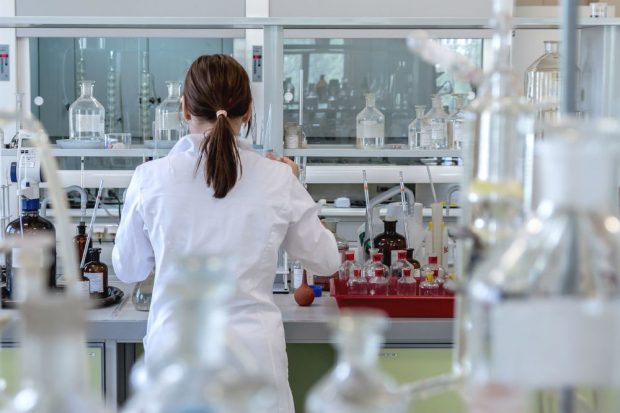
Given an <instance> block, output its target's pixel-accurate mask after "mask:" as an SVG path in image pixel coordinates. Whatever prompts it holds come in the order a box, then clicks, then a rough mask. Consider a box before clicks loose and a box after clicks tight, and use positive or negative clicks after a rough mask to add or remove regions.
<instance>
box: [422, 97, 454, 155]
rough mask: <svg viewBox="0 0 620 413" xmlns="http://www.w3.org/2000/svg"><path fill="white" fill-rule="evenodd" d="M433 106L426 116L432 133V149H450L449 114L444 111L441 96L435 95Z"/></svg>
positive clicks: (432, 99)
mask: <svg viewBox="0 0 620 413" xmlns="http://www.w3.org/2000/svg"><path fill="white" fill-rule="evenodd" d="M431 101H432V106H431V109H430V110H429V111H428V113H427V114H426V115H425V116H424V118H425V119H426V121H427V127H428V131H429V133H430V149H445V148H447V147H448V114H447V113H446V111H445V110H444V109H443V103H442V101H441V96H439V95H433V97H432V98H431Z"/></svg>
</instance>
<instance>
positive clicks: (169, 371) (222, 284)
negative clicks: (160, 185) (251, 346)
mask: <svg viewBox="0 0 620 413" xmlns="http://www.w3.org/2000/svg"><path fill="white" fill-rule="evenodd" d="M176 264H177V265H176V268H177V269H178V272H177V274H175V277H174V279H172V280H170V281H169V282H167V283H166V285H165V287H164V288H165V290H164V292H163V293H164V294H166V295H167V296H168V297H169V299H170V303H171V308H170V309H171V313H170V314H171V316H170V319H169V329H170V334H169V335H168V336H167V337H166V338H167V340H164V341H162V342H160V343H159V344H158V346H157V347H156V349H154V351H153V352H151V353H150V354H149V357H148V359H147V360H146V373H145V374H146V375H147V379H146V382H147V383H148V385H142V386H140V387H139V391H138V392H136V393H135V394H134V395H133V396H132V398H131V399H130V400H129V401H128V402H127V404H126V406H125V408H124V409H123V410H122V411H123V413H146V412H148V413H171V412H218V413H237V412H250V411H251V412H257V413H263V412H264V413H267V412H273V411H275V410H276V409H275V407H274V402H275V398H274V395H275V393H274V388H273V385H272V383H270V382H269V381H267V380H266V379H265V378H264V376H261V375H260V374H259V373H258V372H252V371H251V370H250V369H247V368H246V367H245V366H239V365H238V364H236V363H235V362H231V360H230V358H229V356H228V355H229V353H228V352H227V347H233V348H238V347H237V346H239V343H231V342H230V341H229V340H231V339H234V337H233V336H230V337H229V338H227V334H225V333H223V332H226V331H227V323H228V314H227V305H226V303H227V302H228V301H229V300H230V298H231V297H232V295H233V294H234V290H235V284H234V280H233V277H231V276H230V275H231V269H232V268H233V264H234V263H233V260H232V259H230V258H223V257H218V256H210V257H203V256H200V257H198V256H189V257H185V258H182V259H180V260H179V261H178V262H177V263H176Z"/></svg>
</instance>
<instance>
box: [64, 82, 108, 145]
mask: <svg viewBox="0 0 620 413" xmlns="http://www.w3.org/2000/svg"><path fill="white" fill-rule="evenodd" d="M94 87H95V82H94V81H93V80H83V81H81V82H80V91H81V93H80V97H78V98H77V100H76V101H75V102H73V103H72V104H71V106H69V139H79V140H96V141H102V142H103V138H104V125H105V109H104V107H103V105H102V104H101V103H99V102H98V101H97V99H95V97H94V96H93V89H94Z"/></svg>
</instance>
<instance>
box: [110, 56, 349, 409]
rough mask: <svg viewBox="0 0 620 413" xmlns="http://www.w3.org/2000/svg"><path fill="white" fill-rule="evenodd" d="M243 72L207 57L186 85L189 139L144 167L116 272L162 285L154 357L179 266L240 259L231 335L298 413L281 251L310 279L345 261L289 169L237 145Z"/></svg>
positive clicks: (243, 113) (153, 326)
mask: <svg viewBox="0 0 620 413" xmlns="http://www.w3.org/2000/svg"><path fill="white" fill-rule="evenodd" d="M251 104H252V96H251V92H250V83H249V79H248V76H247V74H246V72H245V70H244V69H243V68H242V67H241V65H240V64H239V63H237V62H236V61H235V60H234V59H232V58H231V57H228V56H225V55H212V56H201V57H199V58H198V59H196V61H194V62H193V63H192V65H191V66H190V68H189V71H188V73H187V76H186V78H185V85H184V91H183V98H182V101H181V106H182V111H183V116H184V117H185V119H186V120H187V122H188V123H189V127H190V135H187V136H185V137H183V138H182V139H181V140H180V141H179V142H178V143H177V144H176V146H175V147H174V148H173V149H172V151H171V152H170V154H169V155H168V156H166V157H165V158H162V159H159V160H156V161H152V162H147V163H145V164H143V165H141V166H139V167H138V168H137V169H136V171H135V174H134V176H133V178H132V180H131V183H130V185H129V187H128V189H127V194H126V201H125V206H124V208H123V217H122V220H121V224H120V227H119V229H118V233H117V235H116V246H115V248H114V252H113V262H114V269H115V272H116V275H117V276H118V278H119V279H121V280H122V281H124V282H137V281H141V280H143V279H145V278H146V276H147V274H148V273H149V271H151V269H152V268H153V266H154V267H155V268H156V272H157V276H156V278H155V286H154V290H153V297H152V303H151V311H150V314H149V319H148V328H147V334H146V337H145V338H144V344H145V353H146V357H147V362H148V356H149V353H151V352H153V351H154V350H155V349H157V347H158V341H159V340H160V339H162V338H163V337H165V334H166V327H167V323H168V322H169V319H170V317H171V314H170V313H171V311H170V310H169V308H170V303H169V300H168V298H167V297H166V296H165V295H163V294H162V290H163V285H164V284H165V283H166V281H168V280H170V279H172V278H174V277H175V267H174V259H175V258H176V257H179V256H183V255H188V254H205V255H206V254H216V255H217V254H220V255H230V254H235V255H236V256H237V258H238V260H239V262H238V267H237V270H236V274H235V277H236V282H237V293H236V296H235V298H234V299H233V300H232V302H231V305H230V309H229V310H230V311H229V312H230V327H231V330H232V333H233V334H234V335H235V336H236V337H238V338H240V339H241V340H242V342H243V343H244V344H245V347H246V348H247V349H249V350H250V351H251V352H252V354H253V356H254V361H255V362H256V364H257V365H258V367H259V368H260V371H262V372H265V374H267V375H269V376H270V378H271V379H272V381H273V382H274V383H275V384H276V386H277V388H278V412H281V413H289V412H293V411H294V407H293V401H292V396H291V392H290V388H289V385H288V365H287V358H286V346H285V342H284V328H283V325H282V318H281V314H280V311H279V309H278V307H277V306H276V305H275V303H274V301H273V295H272V284H273V280H274V274H275V272H276V265H277V253H278V248H279V247H280V246H282V247H284V249H285V250H286V251H288V253H289V255H290V256H291V257H293V258H295V259H299V260H300V261H301V262H302V264H304V266H305V267H306V268H307V269H308V270H309V271H311V272H314V273H316V274H332V273H334V272H335V271H336V270H337V269H338V266H339V262H340V258H339V254H338V251H337V247H336V242H335V240H334V237H333V235H332V234H331V233H330V232H329V231H327V230H326V229H324V228H323V226H322V225H321V223H320V221H319V219H318V217H317V208H316V205H315V203H314V201H313V200H312V198H311V197H310V195H309V194H308V193H307V192H306V190H305V189H304V188H303V186H302V185H301V184H300V183H299V181H298V180H297V178H296V177H295V175H294V173H291V167H293V171H295V168H294V164H293V163H292V162H290V161H289V160H282V162H275V161H274V160H269V159H266V158H263V157H261V156H260V155H258V154H256V153H254V152H252V151H251V150H248V149H247V148H246V147H245V146H244V144H243V143H242V142H241V141H239V140H236V136H237V135H238V134H239V130H240V128H241V126H242V125H243V124H247V123H248V122H249V120H250V118H251V110H252V109H251V106H252V105H251Z"/></svg>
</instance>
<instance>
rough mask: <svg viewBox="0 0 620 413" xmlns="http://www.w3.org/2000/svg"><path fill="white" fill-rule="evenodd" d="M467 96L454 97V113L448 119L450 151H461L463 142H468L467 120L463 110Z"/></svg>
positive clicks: (458, 95)
mask: <svg viewBox="0 0 620 413" xmlns="http://www.w3.org/2000/svg"><path fill="white" fill-rule="evenodd" d="M466 97H467V95H464V94H455V95H454V113H452V114H451V115H450V116H449V117H448V143H449V145H448V146H449V148H450V149H462V148H463V142H465V141H467V140H469V137H468V135H469V130H470V128H469V126H470V125H469V124H470V121H469V118H468V116H467V114H466V113H465V111H464V110H463V108H464V107H465V98H466Z"/></svg>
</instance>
